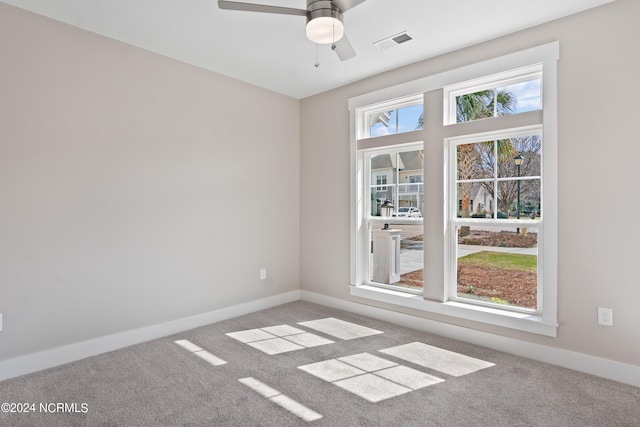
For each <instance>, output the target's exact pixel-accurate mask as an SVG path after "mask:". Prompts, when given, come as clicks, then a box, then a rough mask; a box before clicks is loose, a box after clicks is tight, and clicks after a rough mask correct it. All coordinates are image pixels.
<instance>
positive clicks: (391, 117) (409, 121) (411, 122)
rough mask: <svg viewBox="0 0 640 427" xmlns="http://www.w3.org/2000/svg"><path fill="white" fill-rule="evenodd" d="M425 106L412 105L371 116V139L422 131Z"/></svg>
mask: <svg viewBox="0 0 640 427" xmlns="http://www.w3.org/2000/svg"><path fill="white" fill-rule="evenodd" d="M423 114H424V105H422V104H419V105H412V106H409V107H403V108H398V109H395V110H388V111H381V112H377V113H373V114H371V116H370V117H371V127H370V129H369V135H370V136H371V137H376V136H383V135H392V134H395V133H403V132H411V131H414V130H418V129H422V123H423V120H424V115H423Z"/></svg>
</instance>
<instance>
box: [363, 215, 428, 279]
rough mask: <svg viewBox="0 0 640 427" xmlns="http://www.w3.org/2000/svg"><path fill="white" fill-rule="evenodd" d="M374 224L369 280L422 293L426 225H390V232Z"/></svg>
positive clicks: (417, 223) (416, 223)
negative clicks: (424, 229)
mask: <svg viewBox="0 0 640 427" xmlns="http://www.w3.org/2000/svg"><path fill="white" fill-rule="evenodd" d="M382 228H383V227H382V226H381V225H380V224H375V225H372V230H371V234H370V235H371V254H370V262H369V266H370V268H369V270H370V271H369V281H370V282H373V283H380V284H385V285H393V286H398V287H402V288H407V289H413V290H421V289H422V287H423V285H422V284H423V274H424V244H423V225H422V221H421V220H418V219H417V220H416V221H415V223H414V224H394V223H393V222H390V223H389V230H382Z"/></svg>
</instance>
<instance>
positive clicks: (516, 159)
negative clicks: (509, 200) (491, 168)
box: [513, 153, 524, 234]
mask: <svg viewBox="0 0 640 427" xmlns="http://www.w3.org/2000/svg"><path fill="white" fill-rule="evenodd" d="M513 162H514V163H515V164H516V166H517V167H518V203H517V206H516V218H517V219H520V166H522V162H524V157H522V154H520V153H518V155H517V156H516V157H514V158H513ZM517 233H518V234H520V227H518V230H517Z"/></svg>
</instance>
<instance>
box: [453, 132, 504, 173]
mask: <svg viewBox="0 0 640 427" xmlns="http://www.w3.org/2000/svg"><path fill="white" fill-rule="evenodd" d="M494 145H495V144H494V142H493V141H486V142H476V143H473V144H460V145H458V146H457V148H456V150H457V152H456V157H457V158H456V163H457V178H458V180H467V179H484V178H493V174H494V167H495V154H494V151H495V149H494Z"/></svg>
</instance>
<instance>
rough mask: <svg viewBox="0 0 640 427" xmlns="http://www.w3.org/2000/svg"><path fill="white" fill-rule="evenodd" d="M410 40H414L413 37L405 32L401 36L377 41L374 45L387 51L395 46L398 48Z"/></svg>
mask: <svg viewBox="0 0 640 427" xmlns="http://www.w3.org/2000/svg"><path fill="white" fill-rule="evenodd" d="M409 40H413V37H411V36H410V35H409V33H407V32H406V31H403V32H402V33H400V34H396V35H394V36H391V37H387V38H386V39H382V40H380V41H377V42H375V43H374V44H373V45H374V46H375V47H377V48H378V49H380V50H386V49H389V48H392V47H394V46H398V45H399V44H402V43H406V42H408V41H409Z"/></svg>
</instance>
